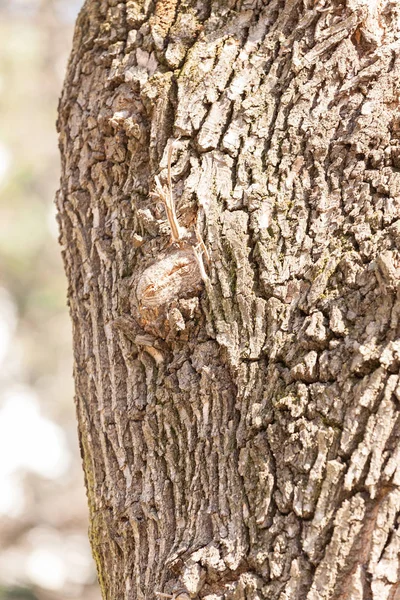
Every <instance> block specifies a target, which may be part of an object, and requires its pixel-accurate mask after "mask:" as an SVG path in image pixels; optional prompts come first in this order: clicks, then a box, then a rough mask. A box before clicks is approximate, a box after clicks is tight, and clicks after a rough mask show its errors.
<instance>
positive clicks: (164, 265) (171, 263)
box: [131, 247, 203, 339]
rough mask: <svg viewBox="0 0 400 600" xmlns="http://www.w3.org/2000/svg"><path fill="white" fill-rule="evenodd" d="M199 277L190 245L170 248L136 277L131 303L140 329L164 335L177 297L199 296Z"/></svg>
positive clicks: (168, 328) (169, 327) (164, 336)
mask: <svg viewBox="0 0 400 600" xmlns="http://www.w3.org/2000/svg"><path fill="white" fill-rule="evenodd" d="M202 287H203V280H202V277H201V273H200V269H199V265H198V262H197V260H196V256H195V254H194V252H193V248H192V247H188V248H184V249H182V248H179V249H177V250H173V251H172V252H170V253H169V254H167V255H166V256H164V257H162V258H160V260H158V261H157V262H155V263H153V264H152V265H150V266H149V267H148V268H147V269H146V270H145V271H144V272H143V273H142V274H141V275H140V277H139V279H138V281H137V285H136V286H135V288H134V290H133V294H132V296H131V303H132V304H133V306H134V308H135V312H136V314H137V316H138V317H139V322H140V325H141V327H143V329H144V330H146V331H149V332H151V333H152V334H154V335H157V336H158V337H161V338H164V339H165V338H166V337H167V335H168V333H169V332H170V330H171V323H170V318H169V317H170V313H171V314H173V309H174V307H176V305H177V303H178V301H179V300H181V299H188V298H193V297H196V296H198V295H199V293H200V291H201V290H202Z"/></svg>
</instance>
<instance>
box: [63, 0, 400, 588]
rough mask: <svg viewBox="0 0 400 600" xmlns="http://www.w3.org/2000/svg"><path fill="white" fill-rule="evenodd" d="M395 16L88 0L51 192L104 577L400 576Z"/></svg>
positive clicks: (385, 583)
mask: <svg viewBox="0 0 400 600" xmlns="http://www.w3.org/2000/svg"><path fill="white" fill-rule="evenodd" d="M399 38H400V9H399V5H398V3H397V2H391V1H390V0H381V1H380V2H368V1H367V0H347V2H343V1H340V0H332V1H326V0H320V1H315V0H303V1H300V0H286V1H284V0H270V1H267V0H265V1H260V0H225V1H222V0H205V1H204V2H203V1H201V0H157V1H152V0H137V1H135V0H125V1H124V2H119V3H118V2H117V0H108V1H107V0H87V1H86V4H85V6H84V8H83V9H82V11H81V13H80V15H79V18H78V22H77V26H76V32H75V38H74V42H73V51H72V56H71V59H70V63H69V66H68V71H67V76H66V81H65V86H64V90H63V94H62V98H61V103H60V112H59V123H58V126H59V131H60V148H61V155H62V177H61V187H60V191H59V194H58V199H57V204H58V211H59V220H60V227H61V244H62V247H63V256H64V261H65V267H66V272H67V276H68V281H69V303H70V310H71V316H72V322H73V330H74V353H75V381H76V404H77V415H78V421H79V435H80V443H81V450H82V457H83V465H84V470H85V477H86V486H87V492H88V500H89V506H90V520H91V526H90V538H91V543H92V547H93V553H94V556H95V559H96V562H97V568H98V574H99V580H100V584H101V588H102V594H103V597H104V598H105V599H109V600H122V599H124V600H131V599H136V598H139V599H150V598H151V599H153V598H155V597H156V594H157V593H164V594H170V595H173V594H178V595H179V594H180V595H181V596H182V597H184V596H185V594H188V595H190V596H191V597H199V598H207V600H222V599H226V600H228V599H232V600H233V599H234V600H240V599H242V598H247V599H248V600H253V599H254V600H256V599H261V598H265V599H269V600H304V599H306V600H318V599H320V600H328V599H329V600H334V599H335V600H339V599H340V600H396V599H399V598H400V584H399V567H400V565H399V548H400V537H399V512H400V490H399V483H400V471H399V466H400V462H399V461H400V446H399V435H400V428H399V411H398V406H399V401H400V385H399V375H398V373H399V365H400V341H399V317H400V302H399V289H400V288H399V276H400V269H399V266H400V263H399V259H400V256H399V250H398V248H399V242H400V218H399V204H400V201H399V194H400V113H399V99H400V83H399V73H400V57H399V48H400V42H399ZM171 144H173V145H172V146H171ZM169 149H172V177H171V179H172V181H171V188H169V186H168V152H169ZM156 176H158V177H159V181H160V186H161V189H160V186H159V189H158V192H157V191H156V193H155V194H153V195H152V192H154V189H155V177H156ZM171 191H172V193H173V196H174V202H175V206H176V215H177V227H176V231H177V232H178V233H177V234H176V235H175V236H172V239H171V224H172V225H173V222H172V220H171V219H172V217H171V216H170V218H169V219H168V218H167V213H166V207H165V198H164V201H163V198H162V197H163V195H164V196H166V197H167V199H168V197H169V196H168V194H169V193H170V192H171ZM196 230H197V233H196ZM202 241H203V242H204V246H205V248H204V246H203V244H202ZM205 249H206V250H207V252H205ZM207 253H208V254H209V260H208V259H207Z"/></svg>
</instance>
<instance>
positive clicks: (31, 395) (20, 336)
mask: <svg viewBox="0 0 400 600" xmlns="http://www.w3.org/2000/svg"><path fill="white" fill-rule="evenodd" d="M81 4H82V0H79V1H73V0H8V1H5V0H0V40H1V42H0V419H3V422H5V421H4V419H5V418H6V417H7V419H8V420H7V421H6V422H7V428H8V429H10V431H9V435H10V439H13V437H14V439H16V440H17V443H18V444H19V445H20V446H19V448H20V454H21V461H20V463H18V461H16V458H15V455H14V456H13V457H12V458H13V460H14V463H11V462H10V463H9V465H8V466H7V461H8V460H10V461H11V456H7V455H5V456H4V455H3V456H1V466H0V600H12V599H13V600H18V599H20V600H23V599H24V600H29V599H31V600H47V599H50V598H51V599H52V600H64V599H66V598H70V599H77V600H83V599H85V600H95V599H96V600H97V599H98V598H99V597H100V593H99V591H98V588H97V584H96V580H95V569H94V564H93V561H92V559H91V557H90V550H89V545H88V542H87V518H88V511H87V506H86V498H85V493H84V489H83V474H82V469H81V460H80V457H79V450H78V441H77V433H76V423H75V409H74V404H73V383H72V376H71V373H72V342H71V331H70V322H69V317H68V313H67V308H66V280H65V277H64V273H63V267H62V262H61V257H60V249H59V247H58V243H57V235H58V234H57V226H56V222H55V210H54V195H55V191H56V189H57V186H58V179H59V155H58V148H57V135H56V130H55V121H56V111H57V103H58V97H59V95H60V91H61V87H62V80H63V77H64V71H65V65H66V62H67V58H68V54H69V51H70V47H71V39H72V31H73V21H74V19H75V17H76V14H77V11H78V9H79V8H80V6H81ZM17 402H19V403H20V404H13V403H17ZM24 403H25V404H24ZM13 405H14V406H22V407H24V406H26V407H27V409H29V410H30V411H32V414H33V415H37V416H36V417H35V420H34V421H32V423H33V422H34V423H35V424H36V423H37V424H38V425H37V427H39V425H41V426H42V427H43V432H45V433H46V435H47V437H45V435H44V433H43V434H42V432H41V431H39V430H38V431H37V432H32V435H30V436H29V441H28V439H27V436H25V439H23V438H24V436H23V435H21V430H20V429H19V427H18V418H17V417H16V418H15V421H12V414H13V413H12V406H13ZM14 412H15V413H16V414H18V413H17V411H14ZM0 426H1V421H0ZM35 427H36V425H35ZM14 429H15V432H14ZM35 435H36V436H37V438H35ZM36 439H37V441H36ZM32 440H33V441H32ZM40 443H42V444H44V443H46V444H48V446H45V450H47V451H48V453H49V454H51V453H53V454H56V451H57V452H64V453H66V456H65V457H64V458H65V460H64V462H63V465H64V467H63V468H61V466H60V468H59V472H56V466H57V465H56V463H54V465H50V466H51V468H52V469H53V470H55V471H54V472H55V475H54V477H50V476H49V472H45V471H43V468H42V466H41V465H40V464H38V465H37V466H36V467H35V468H34V469H30V468H29V465H30V464H31V463H32V460H33V459H32V456H37V457H38V460H40V456H42V455H43V453H42V454H41V452H40V451H37V452H36V453H35V452H32V450H38V448H39V445H40ZM51 443H53V444H54V446H53V447H52V446H51ZM29 444H30V445H29ZM32 444H33V445H34V446H35V447H34V448H33V447H32ZM36 444H38V448H36ZM24 453H26V456H27V457H29V456H30V458H31V461H30V462H29V460H25V461H24V459H23V458H24ZM3 454H4V451H3ZM6 454H7V453H6ZM14 454H15V453H14ZM10 465H11V466H10ZM12 465H14V466H12ZM65 465H68V466H67V467H66V466H65ZM46 468H47V469H49V465H47V467H46ZM41 469H42V470H41ZM2 478H3V479H4V481H3V480H2ZM7 494H8V495H9V497H7ZM7 502H8V504H9V510H5V509H4V507H5V506H6V507H7Z"/></svg>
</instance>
